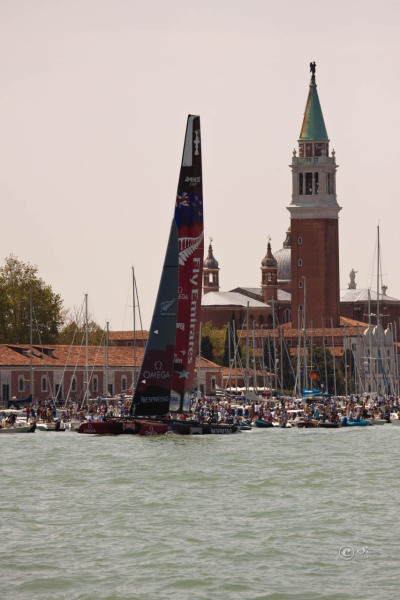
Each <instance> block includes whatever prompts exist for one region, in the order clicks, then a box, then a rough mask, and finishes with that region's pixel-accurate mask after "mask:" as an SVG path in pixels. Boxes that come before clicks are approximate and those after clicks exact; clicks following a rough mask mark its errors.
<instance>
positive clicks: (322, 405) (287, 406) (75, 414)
mask: <svg viewBox="0 0 400 600" xmlns="http://www.w3.org/2000/svg"><path fill="white" fill-rule="evenodd" d="M130 406H131V398H127V397H120V398H111V399H110V398H107V399H106V398H100V397H98V398H97V399H94V400H90V401H89V404H88V405H87V406H85V407H83V406H82V405H81V404H79V403H78V402H76V401H73V402H71V403H70V404H69V405H66V406H63V405H62V404H61V405H60V403H58V406H57V404H56V402H55V400H54V398H52V397H50V398H49V399H48V400H47V401H45V402H44V401H41V402H39V401H37V400H36V401H33V402H31V403H30V405H28V406H27V407H26V418H27V421H34V420H38V421H43V422H51V421H54V420H56V419H57V418H60V419H61V420H62V421H65V422H67V421H72V420H78V421H84V420H88V421H94V420H96V421H101V420H104V419H108V418H113V417H129V411H130ZM57 408H58V409H59V410H58V416H57ZM299 410H302V411H303V413H304V419H306V420H307V419H308V420H311V419H316V420H319V421H322V422H325V421H329V422H338V421H339V420H340V419H343V418H346V419H348V420H356V419H385V420H387V421H388V422H389V421H390V419H391V418H392V419H393V418H399V417H400V403H399V398H396V397H394V396H391V395H378V396H374V397H372V396H371V397H370V396H356V395H351V396H350V397H348V398H344V397H341V398H334V397H321V396H318V397H313V396H310V397H308V398H296V397H293V396H288V395H286V396H283V395H282V396H275V397H271V396H270V397H264V396H262V395H259V396H257V400H255V401H251V402H249V401H248V400H247V398H246V396H245V395H242V396H233V395H232V396H229V395H223V396H220V397H218V398H217V397H209V396H204V395H203V396H197V395H194V396H193V398H192V404H191V407H190V412H189V413H188V414H182V415H181V416H180V418H181V419H194V420H195V421H198V422H200V423H204V422H207V421H218V422H221V423H236V422H244V423H249V424H250V423H252V422H253V421H254V420H255V419H264V420H266V421H271V422H272V421H273V422H275V423H278V424H279V425H281V426H285V425H286V423H287V422H288V420H290V419H291V418H292V417H293V412H296V411H299ZM173 416H174V417H176V415H172V414H170V415H169V417H170V418H172V417H173Z"/></svg>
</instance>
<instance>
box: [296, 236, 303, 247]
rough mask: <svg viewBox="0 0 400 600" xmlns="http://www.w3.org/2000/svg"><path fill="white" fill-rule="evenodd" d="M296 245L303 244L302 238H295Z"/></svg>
mask: <svg viewBox="0 0 400 600" xmlns="http://www.w3.org/2000/svg"><path fill="white" fill-rule="evenodd" d="M297 243H298V244H299V246H301V244H302V243H303V238H302V237H299V238H297Z"/></svg>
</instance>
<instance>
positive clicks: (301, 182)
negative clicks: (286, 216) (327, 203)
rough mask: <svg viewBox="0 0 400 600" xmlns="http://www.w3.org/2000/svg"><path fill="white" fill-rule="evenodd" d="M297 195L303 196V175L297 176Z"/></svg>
mask: <svg viewBox="0 0 400 600" xmlns="http://www.w3.org/2000/svg"><path fill="white" fill-rule="evenodd" d="M299 194H300V196H302V195H303V173H300V174H299Z"/></svg>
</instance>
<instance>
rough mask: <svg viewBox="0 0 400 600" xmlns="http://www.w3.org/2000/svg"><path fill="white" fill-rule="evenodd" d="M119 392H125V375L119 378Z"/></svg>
mask: <svg viewBox="0 0 400 600" xmlns="http://www.w3.org/2000/svg"><path fill="white" fill-rule="evenodd" d="M121 391H122V392H125V391H126V377H125V375H124V376H123V377H121Z"/></svg>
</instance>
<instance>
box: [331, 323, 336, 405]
mask: <svg viewBox="0 0 400 600" xmlns="http://www.w3.org/2000/svg"><path fill="white" fill-rule="evenodd" d="M331 328H332V329H331V331H332V355H333V389H334V390H335V398H336V396H337V392H336V358H335V336H334V332H333V319H331Z"/></svg>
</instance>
